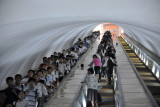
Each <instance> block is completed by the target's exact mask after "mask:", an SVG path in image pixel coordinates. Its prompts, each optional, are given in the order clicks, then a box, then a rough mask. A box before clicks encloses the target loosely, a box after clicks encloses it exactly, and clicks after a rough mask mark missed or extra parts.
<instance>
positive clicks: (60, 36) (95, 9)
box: [0, 0, 160, 89]
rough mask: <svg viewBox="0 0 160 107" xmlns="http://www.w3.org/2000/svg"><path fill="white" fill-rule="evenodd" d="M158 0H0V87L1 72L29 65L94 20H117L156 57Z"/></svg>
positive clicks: (11, 72) (83, 33)
mask: <svg viewBox="0 0 160 107" xmlns="http://www.w3.org/2000/svg"><path fill="white" fill-rule="evenodd" d="M159 11H160V1H159V0H1V1H0V60H1V63H0V81H1V83H0V87H2V88H0V89H3V88H4V87H5V80H4V78H5V77H7V76H13V75H14V74H16V73H21V74H22V75H25V74H26V71H27V70H28V69H30V68H32V69H35V68H36V67H37V66H38V64H39V63H40V62H41V61H42V60H41V58H42V57H43V56H49V55H50V54H51V53H52V52H53V51H55V50H56V51H60V50H61V49H62V48H68V47H70V46H71V45H72V44H73V42H74V41H75V40H76V39H77V38H79V37H85V36H87V35H88V34H90V33H91V31H92V30H93V29H94V27H96V26H97V25H98V24H100V23H105V22H110V23H115V24H117V25H119V26H121V27H122V28H123V29H124V31H125V32H126V33H127V34H129V35H130V36H131V37H132V38H133V39H135V40H136V41H138V42H139V43H141V44H143V45H144V46H145V47H146V48H148V49H149V50H150V51H152V52H154V53H155V54H156V55H158V56H159V57H160V50H159V47H160V38H159V35H160V14H159Z"/></svg>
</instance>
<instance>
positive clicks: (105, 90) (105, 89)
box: [98, 77, 115, 107]
mask: <svg viewBox="0 0 160 107" xmlns="http://www.w3.org/2000/svg"><path fill="white" fill-rule="evenodd" d="M112 84H113V83H112ZM98 85H99V86H101V87H102V88H101V89H100V91H99V93H100V95H101V97H102V102H101V103H100V107H115V99H114V88H113V85H106V79H105V78H104V77H102V80H101V82H99V83H98Z"/></svg>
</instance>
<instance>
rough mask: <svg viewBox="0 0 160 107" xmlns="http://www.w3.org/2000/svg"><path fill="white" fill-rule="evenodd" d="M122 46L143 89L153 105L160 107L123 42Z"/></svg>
mask: <svg viewBox="0 0 160 107" xmlns="http://www.w3.org/2000/svg"><path fill="white" fill-rule="evenodd" d="M121 38H122V37H121ZM122 39H123V38H122ZM123 40H124V39H123ZM118 41H119V42H120V40H119V39H118ZM120 45H121V47H122V49H123V52H124V53H125V55H126V57H127V59H128V61H129V63H130V64H131V66H132V68H133V70H134V72H135V73H136V75H137V78H138V79H139V81H140V83H141V85H142V86H143V88H144V90H145V91H146V93H147V95H148V97H149V99H150V100H151V102H152V104H153V105H154V107H159V106H158V104H157V102H156V101H155V99H154V98H153V96H152V94H151V92H150V91H149V89H148V88H147V86H146V84H145V83H144V81H143V80H142V78H141V77H140V74H139V73H138V71H137V69H136V67H135V65H134V64H133V63H132V61H131V60H130V58H129V56H128V54H127V52H126V51H125V49H124V47H123V45H122V44H121V42H120Z"/></svg>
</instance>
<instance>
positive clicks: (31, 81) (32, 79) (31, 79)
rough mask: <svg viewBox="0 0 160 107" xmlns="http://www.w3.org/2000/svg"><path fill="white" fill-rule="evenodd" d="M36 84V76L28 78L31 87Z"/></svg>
mask: <svg viewBox="0 0 160 107" xmlns="http://www.w3.org/2000/svg"><path fill="white" fill-rule="evenodd" d="M35 84H36V80H35V79H34V78H30V79H29V80H28V85H29V88H34V86H35Z"/></svg>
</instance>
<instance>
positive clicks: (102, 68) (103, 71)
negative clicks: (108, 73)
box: [99, 67, 106, 81]
mask: <svg viewBox="0 0 160 107" xmlns="http://www.w3.org/2000/svg"><path fill="white" fill-rule="evenodd" d="M105 70H106V67H101V72H100V73H99V81H101V76H102V75H103V76H105Z"/></svg>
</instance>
